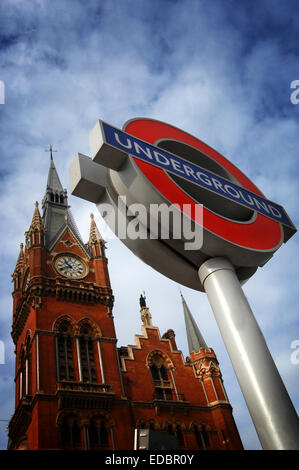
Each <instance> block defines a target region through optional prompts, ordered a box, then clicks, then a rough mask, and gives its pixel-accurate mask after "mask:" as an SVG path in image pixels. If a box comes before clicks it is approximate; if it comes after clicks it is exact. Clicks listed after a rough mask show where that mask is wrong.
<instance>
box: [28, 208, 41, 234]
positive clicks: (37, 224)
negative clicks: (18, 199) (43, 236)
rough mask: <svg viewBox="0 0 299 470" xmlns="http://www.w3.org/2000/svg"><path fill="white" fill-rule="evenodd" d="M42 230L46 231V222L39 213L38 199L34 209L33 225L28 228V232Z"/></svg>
mask: <svg viewBox="0 0 299 470" xmlns="http://www.w3.org/2000/svg"><path fill="white" fill-rule="evenodd" d="M36 231H37V232H42V231H44V223H43V220H42V218H41V215H40V213H39V209H38V202H37V201H36V203H35V209H34V213H33V217H32V221H31V225H30V227H29V230H28V232H27V233H28V234H31V233H32V232H36Z"/></svg>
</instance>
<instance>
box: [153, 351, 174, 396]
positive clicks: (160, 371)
mask: <svg viewBox="0 0 299 470" xmlns="http://www.w3.org/2000/svg"><path fill="white" fill-rule="evenodd" d="M150 372H151V376H152V381H153V386H154V396H155V398H156V399H158V400H172V388H171V380H170V377H169V372H168V368H167V367H166V364H165V361H164V359H163V357H162V356H161V355H160V354H158V353H156V354H154V355H153V356H152V357H151V365H150Z"/></svg>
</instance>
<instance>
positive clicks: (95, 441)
mask: <svg viewBox="0 0 299 470" xmlns="http://www.w3.org/2000/svg"><path fill="white" fill-rule="evenodd" d="M87 433H88V437H89V444H90V448H91V449H98V448H101V447H107V446H108V432H107V428H106V425H105V423H104V421H102V420H98V419H92V420H91V421H90V424H89V426H88V428H87Z"/></svg>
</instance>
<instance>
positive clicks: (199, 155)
mask: <svg viewBox="0 0 299 470" xmlns="http://www.w3.org/2000/svg"><path fill="white" fill-rule="evenodd" d="M89 140H90V147H91V159H90V158H88V157H85V156H83V155H81V154H78V156H77V157H76V159H75V160H74V162H73V165H72V167H71V185H72V193H73V194H75V195H78V196H80V197H83V198H85V199H88V200H91V201H93V202H95V203H96V204H97V205H98V207H99V209H100V208H101V205H103V203H105V204H107V203H110V204H113V206H114V207H116V205H117V199H118V198H119V197H121V198H122V201H123V209H122V216H123V215H124V216H125V218H126V222H127V224H129V223H130V220H132V210H131V212H130V211H128V210H127V209H129V208H130V207H135V206H134V204H135V205H136V204H142V205H143V207H145V208H146V209H145V210H146V216H145V217H144V214H143V217H142V216H141V215H140V211H139V214H137V216H136V217H137V219H138V220H139V223H140V224H142V225H143V228H144V234H146V233H147V234H148V233H149V229H148V219H149V216H152V214H151V207H152V206H153V205H158V206H159V205H161V204H165V205H167V206H168V207H170V206H171V207H175V208H176V210H177V211H178V212H179V213H180V214H181V215H182V220H183V221H186V220H187V219H188V220H189V223H190V227H191V226H192V227H193V230H194V233H196V230H197V231H200V232H201V233H202V238H201V244H200V246H199V247H196V246H195V249H192V248H191V249H186V243H185V242H186V236H185V235H184V231H182V236H181V237H176V238H175V237H165V238H163V237H161V236H158V237H147V236H143V237H139V238H138V237H133V238H132V237H129V236H125V237H120V238H122V240H123V242H124V243H125V244H126V245H127V246H128V247H129V248H130V249H131V250H132V251H133V252H134V253H135V254H137V256H139V257H140V258H141V259H142V260H144V261H145V262H146V263H148V264H150V265H151V266H152V267H154V268H155V269H157V270H158V271H160V272H161V273H163V274H165V275H166V276H168V277H169V278H171V279H173V280H175V281H177V282H179V283H180V284H183V285H186V286H188V287H192V288H194V289H197V290H203V288H202V286H200V285H199V282H198V276H197V272H198V269H199V267H200V266H201V264H202V263H203V262H204V261H206V260H207V259H209V258H211V257H215V256H222V257H227V258H228V259H229V260H230V261H231V263H232V264H233V265H234V267H235V269H236V273H237V275H238V277H239V280H240V281H241V282H242V281H246V280H247V279H248V278H249V277H250V276H251V275H252V274H253V273H254V272H255V271H256V269H257V268H258V267H259V266H262V265H263V264H265V263H266V262H267V261H268V260H269V259H270V258H271V257H272V256H273V254H274V252H275V251H276V250H277V249H278V248H279V247H280V246H281V244H282V243H283V242H285V241H287V240H288V239H289V238H290V237H291V236H292V235H293V234H294V233H295V231H296V229H295V227H294V225H293V224H292V222H291V220H290V218H289V217H288V215H287V214H286V212H285V210H284V209H283V207H281V206H280V205H278V204H276V203H274V202H272V201H269V200H268V199H266V198H265V197H264V195H263V194H262V193H261V191H260V190H259V189H258V188H257V187H256V186H255V185H254V184H253V183H252V182H251V181H250V180H249V178H247V176H245V175H244V174H243V173H242V172H241V171H240V170H239V169H238V168H237V167H236V166H235V165H233V164H232V163H231V162H230V161H228V160H227V159H226V158H225V157H223V156H222V155H221V154H219V153H218V152H217V151H216V150H214V149H212V148H211V147H210V146H208V145H207V144H205V143H204V142H202V141H201V140H199V139H197V138H196V137H193V136H192V135H190V134H188V133H186V132H184V131H183V130H180V129H178V128H176V127H174V126H172V125H170V124H166V123H163V122H160V121H157V120H153V119H145V118H136V119H133V120H130V121H128V122H127V123H126V124H125V125H124V127H123V130H120V129H117V128H115V127H113V126H111V125H109V124H107V123H105V122H103V121H98V122H97V124H96V125H95V127H94V128H93V130H92V131H91V133H90V137H89ZM95 188H97V189H95ZM199 205H200V206H201V208H202V211H201V213H200V217H198V212H197V211H196V210H195V209H196V208H197V207H198V206H199ZM124 206H125V207H124ZM100 211H101V209H100ZM114 214H115V212H114ZM118 214H119V211H118ZM154 214H155V215H154V218H155V216H156V219H157V220H156V221H157V223H158V224H160V225H163V221H162V222H161V220H160V218H159V217H158V215H157V212H154ZM135 215H136V214H135ZM138 217H139V218H138ZM118 218H119V216H118ZM108 219H109V217H108ZM168 220H169V222H168V223H169V227H170V232H171V233H173V232H174V231H175V227H174V222H173V220H172V221H171V220H170V219H168ZM107 221H108V223H109V220H107ZM135 222H136V221H135ZM169 227H168V228H169ZM164 228H165V227H164Z"/></svg>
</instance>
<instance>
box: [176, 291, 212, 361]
mask: <svg viewBox="0 0 299 470" xmlns="http://www.w3.org/2000/svg"><path fill="white" fill-rule="evenodd" d="M181 297H182V303H183V310H184V317H185V325H186V332H187V340H188V347H189V352H190V354H191V352H192V351H194V352H198V351H199V349H200V348H205V349H208V346H207V345H206V342H205V340H204V339H203V336H202V334H201V332H200V331H199V328H198V326H197V324H196V322H195V320H194V318H193V316H192V314H191V312H190V310H189V308H188V305H187V304H186V301H185V299H184V297H183V294H182V293H181Z"/></svg>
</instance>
